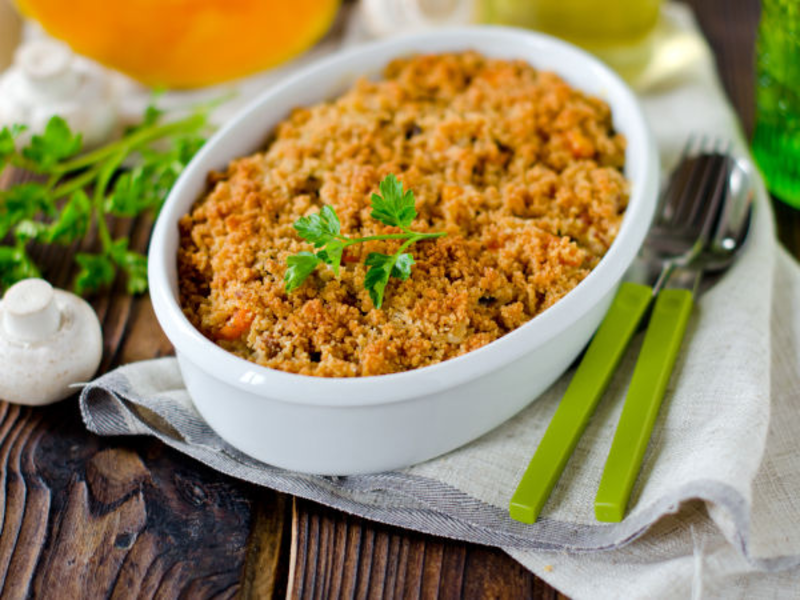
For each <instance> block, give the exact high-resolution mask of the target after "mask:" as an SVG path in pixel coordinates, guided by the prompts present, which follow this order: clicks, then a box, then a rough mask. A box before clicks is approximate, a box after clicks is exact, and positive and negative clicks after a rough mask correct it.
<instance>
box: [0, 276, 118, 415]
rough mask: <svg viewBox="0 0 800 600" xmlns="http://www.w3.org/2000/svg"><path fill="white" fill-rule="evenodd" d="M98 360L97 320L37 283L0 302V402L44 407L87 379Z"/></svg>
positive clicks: (69, 297) (73, 300) (75, 301)
mask: <svg viewBox="0 0 800 600" xmlns="http://www.w3.org/2000/svg"><path fill="white" fill-rule="evenodd" d="M102 355H103V335H102V332H101V330H100V323H99V321H98V320H97V315H96V314H95V312H94V310H93V309H92V307H91V306H89V304H87V303H86V302H85V301H84V300H82V299H81V298H79V297H78V296H76V295H75V294H71V293H69V292H65V291H63V290H54V289H53V287H52V286H51V285H50V284H49V283H47V282H46V281H44V280H43V279H26V280H24V281H20V282H19V283H17V284H15V285H13V286H11V287H10V288H9V289H8V291H7V292H6V295H5V297H4V298H3V300H2V302H0V400H7V401H9V402H15V403H17V404H30V405H41V404H50V403H52V402H56V401H57V400H61V399H63V398H66V397H67V396H69V395H70V394H72V393H74V391H75V390H74V389H71V388H70V385H72V384H73V383H80V382H85V381H88V380H89V379H91V377H92V376H93V375H94V373H95V371H97V367H98V366H99V364H100V359H101V358H102Z"/></svg>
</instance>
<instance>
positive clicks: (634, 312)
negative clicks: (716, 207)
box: [508, 282, 653, 523]
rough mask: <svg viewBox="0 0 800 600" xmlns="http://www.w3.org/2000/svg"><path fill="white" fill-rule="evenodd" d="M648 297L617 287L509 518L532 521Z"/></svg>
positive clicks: (646, 292)
mask: <svg viewBox="0 0 800 600" xmlns="http://www.w3.org/2000/svg"><path fill="white" fill-rule="evenodd" d="M652 297H653V290H652V288H650V287H649V286H646V285H640V284H638V283H629V282H625V283H623V284H622V285H621V286H620V288H619V290H618V291H617V294H616V296H615V297H614V300H613V301H612V303H611V308H609V310H608V313H606V316H605V318H604V319H603V322H602V324H601V325H600V327H599V329H598V330H597V333H595V335H594V338H593V339H592V342H591V344H589V347H588V349H587V350H586V354H584V356H583V360H581V363H580V365H579V366H578V369H577V370H576V371H575V375H573V377H572V381H571V382H570V384H569V387H568V388H567V391H566V393H565V394H564V397H563V398H562V399H561V402H560V403H559V405H558V409H557V410H556V412H555V414H554V415H553V419H552V420H551V421H550V425H549V426H548V427H547V431H546V432H545V434H544V437H543V438H542V441H541V442H540V443H539V447H538V448H537V449H536V452H535V454H534V455H533V458H532V459H531V462H530V464H529V465H528V468H527V469H526V470H525V474H524V475H523V476H522V479H521V480H520V482H519V485H518V486H517V490H516V492H514V496H513V497H512V498H511V503H510V505H509V509H508V512H509V514H510V515H511V518H512V519H514V520H516V521H521V522H523V523H533V522H534V521H536V518H537V517H538V516H539V513H540V512H541V510H542V507H543V506H544V504H545V502H547V498H548V497H549V496H550V492H551V491H552V489H553V486H555V484H556V482H557V481H558V478H559V477H560V476H561V473H562V471H563V470H564V466H565V465H566V464H567V461H568V460H569V457H570V455H571V454H572V452H573V450H575V446H576V444H577V443H578V439H580V437H581V435H582V434H583V431H584V429H586V424H587V423H588V422H589V418H590V417H591V416H592V413H593V412H594V409H595V407H596V406H597V403H598V401H599V400H600V397H601V396H602V395H603V392H604V391H605V390H606V388H607V387H608V383H609V381H611V375H612V374H613V373H614V371H615V370H616V368H617V365H618V364H619V361H620V358H622V355H623V354H624V353H625V348H627V346H628V342H630V339H631V337H633V334H634V332H635V331H636V328H637V326H638V325H639V321H641V319H642V316H643V315H644V313H645V311H646V310H647V306H648V305H649V304H650V300H651V299H652Z"/></svg>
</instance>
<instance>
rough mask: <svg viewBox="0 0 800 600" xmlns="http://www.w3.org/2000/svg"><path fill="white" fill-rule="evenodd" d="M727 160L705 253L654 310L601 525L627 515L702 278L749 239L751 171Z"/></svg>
mask: <svg viewBox="0 0 800 600" xmlns="http://www.w3.org/2000/svg"><path fill="white" fill-rule="evenodd" d="M721 158H722V159H724V161H725V164H726V168H725V172H726V175H725V179H726V181H725V182H724V183H723V184H722V185H721V186H717V188H715V189H714V192H713V193H714V196H713V197H712V201H716V202H717V203H718V204H719V209H718V210H717V211H716V213H717V214H716V217H715V218H714V219H713V220H711V221H710V222H709V223H707V226H708V229H706V227H704V231H703V235H702V236H701V238H700V239H701V240H702V241H703V247H702V250H701V251H700V252H699V253H697V255H696V256H695V257H694V258H693V259H692V260H691V262H690V263H689V264H687V265H676V266H675V267H674V268H673V269H672V270H671V271H670V272H669V273H667V274H666V275H665V276H664V278H663V279H664V280H665V281H664V282H662V283H663V286H664V290H663V291H662V292H661V293H660V294H659V295H658V298H657V300H656V302H655V305H654V307H653V314H652V317H651V318H650V325H649V326H648V328H647V333H646V334H645V337H644V343H643V344H642V349H641V351H640V352H639V357H638V358H637V360H636V366H635V367H634V370H633V376H632V377H631V383H630V387H629V388H628V393H627V395H626V397H625V403H624V405H623V408H622V414H621V415H620V418H619V424H618V425H617V430H616V432H615V434H614V440H613V442H612V443H611V449H610V450H609V453H608V459H607V460H606V465H605V468H604V470H603V476H602V479H601V480H600V486H599V489H598V491H597V496H596V497H595V503H594V509H595V516H596V517H597V520H598V521H605V522H612V523H616V522H619V521H621V520H622V518H623V516H624V515H625V510H626V508H627V505H628V501H629V499H630V495H631V491H632V489H633V485H634V483H635V482H636V478H637V476H638V474H639V470H640V468H641V465H642V461H643V459H644V453H645V451H646V449H647V445H648V443H649V440H650V435H651V433H652V431H653V426H654V424H655V420H656V417H657V415H658V412H659V408H660V406H661V401H662V399H663V397H664V392H665V390H666V386H667V382H668V381H669V378H670V375H671V373H672V369H673V366H674V364H675V359H676V357H677V354H678V349H679V348H680V345H681V341H682V340H683V336H684V332H685V330H686V323H687V321H688V319H689V314H690V313H691V310H692V305H693V304H694V298H695V297H696V295H697V291H698V288H699V284H700V280H701V279H702V277H703V275H704V274H705V273H708V272H710V271H721V270H724V269H726V268H727V267H728V266H729V265H730V264H731V263H732V262H733V259H734V258H735V256H736V254H737V253H738V252H739V250H741V248H742V246H743V245H744V242H745V239H746V238H747V234H748V230H749V225H750V214H751V203H752V193H751V192H752V190H751V187H750V183H749V182H750V177H749V174H748V169H747V168H746V166H745V165H746V163H744V162H742V161H737V160H735V159H732V158H730V157H729V156H721Z"/></svg>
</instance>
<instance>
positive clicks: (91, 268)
mask: <svg viewBox="0 0 800 600" xmlns="http://www.w3.org/2000/svg"><path fill="white" fill-rule="evenodd" d="M75 262H77V263H78V265H79V266H80V267H81V270H80V271H79V272H78V277H77V278H76V279H75V293H76V294H86V293H88V292H95V291H97V290H99V289H100V288H102V287H105V286H107V285H111V283H113V281H114V275H115V269H114V263H113V262H111V259H110V258H109V257H108V256H106V255H104V254H87V253H84V252H79V253H78V254H77V255H76V256H75Z"/></svg>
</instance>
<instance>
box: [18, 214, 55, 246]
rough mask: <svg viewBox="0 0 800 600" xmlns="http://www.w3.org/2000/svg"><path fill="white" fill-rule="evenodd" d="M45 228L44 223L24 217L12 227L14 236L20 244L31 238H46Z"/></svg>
mask: <svg viewBox="0 0 800 600" xmlns="http://www.w3.org/2000/svg"><path fill="white" fill-rule="evenodd" d="M47 229H48V228H47V224H46V223H42V222H41V221H32V220H30V219H25V220H24V221H20V222H19V223H17V226H16V227H14V237H15V238H16V239H17V241H18V242H19V243H22V244H24V243H27V242H30V241H32V240H40V239H42V240H43V239H46V238H47Z"/></svg>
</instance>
